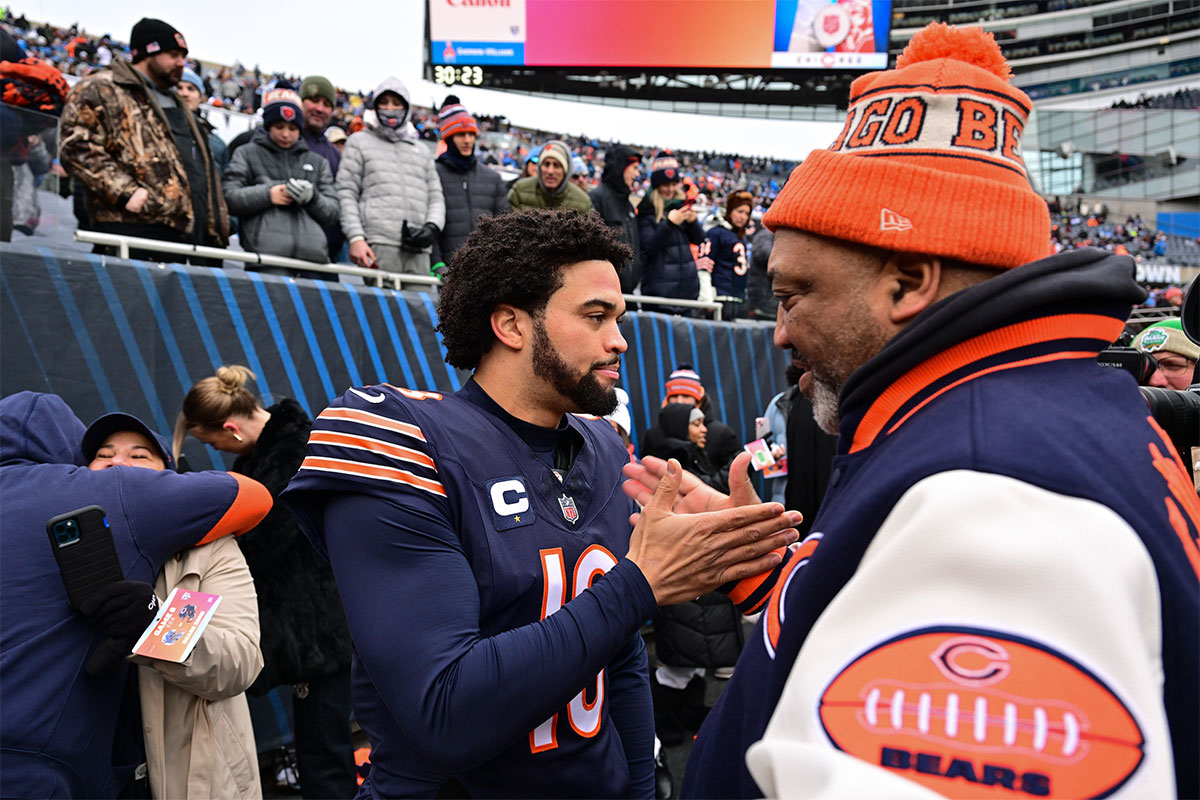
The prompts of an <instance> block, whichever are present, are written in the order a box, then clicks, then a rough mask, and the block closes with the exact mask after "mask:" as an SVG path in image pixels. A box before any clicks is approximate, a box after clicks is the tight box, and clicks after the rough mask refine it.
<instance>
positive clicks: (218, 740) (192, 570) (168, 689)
mask: <svg viewBox="0 0 1200 800" xmlns="http://www.w3.org/2000/svg"><path fill="white" fill-rule="evenodd" d="M82 449H83V460H84V461H85V462H87V465H88V469H91V470H103V469H109V468H113V467H140V468H143V469H151V470H155V471H161V470H165V469H173V468H174V466H175V463H174V459H172V458H171V451H170V448H168V447H167V443H166V442H165V441H164V440H163V439H161V438H160V437H159V436H158V435H157V434H155V433H154V432H153V431H151V430H150V429H149V428H148V427H147V426H146V424H145V423H144V422H142V421H141V420H140V419H138V418H137V417H133V416H130V415H129V414H121V413H115V414H105V415H104V416H103V417H100V418H99V419H98V420H96V421H95V422H93V423H92V424H91V425H90V426H88V429H87V431H86V432H85V433H84V434H83V440H82ZM176 588H179V589H183V590H184V591H191V592H204V593H206V594H216V595H220V596H221V605H220V613H219V614H214V615H213V616H212V618H211V619H210V621H209V623H208V625H207V627H205V629H204V635H203V636H202V637H201V638H200V640H199V641H198V642H197V644H196V646H195V648H193V650H192V652H191V655H189V656H188V658H187V661H185V662H183V663H181V664H176V663H173V662H170V661H163V660H161V659H157V658H146V657H145V656H134V657H133V658H132V661H133V662H134V663H136V664H138V665H140V667H141V668H140V669H139V670H138V695H139V697H140V699H141V709H142V723H143V730H144V731H145V744H146V766H147V769H148V771H149V778H150V791H151V793H152V796H153V797H156V798H176V797H179V798H186V797H211V798H229V800H233V798H246V799H247V800H249V799H250V798H257V797H262V786H261V785H260V783H259V777H258V753H257V751H256V750H255V747H254V728H253V727H252V726H251V724H250V707H249V705H248V704H247V703H246V695H245V691H246V688H247V687H249V686H250V684H251V683H253V682H254V679H255V677H257V676H258V673H259V671H260V670H261V669H262V665H263V657H262V651H261V650H259V647H258V641H259V628H258V599H257V595H256V594H255V591H254V579H253V578H252V577H251V576H250V569H249V567H247V566H246V559H245V558H244V557H243V556H242V551H241V550H240V549H239V548H238V545H237V542H236V541H234V539H233V538H232V537H230V536H225V537H222V538H220V539H217V540H216V541H215V542H210V543H209V544H205V545H200V546H198V547H186V548H184V549H183V550H180V551H179V552H178V553H176V554H175V557H174V558H172V559H169V560H168V561H167V562H166V564H165V565H164V566H163V568H162V569H160V570H159V571H158V575H157V577H156V578H155V581H154V588H153V591H154V594H155V596H156V597H157V598H158V602H159V603H160V604H161V603H162V602H164V601H165V600H166V599H167V597H168V596H169V595H170V594H171V592H172V591H174V590H175V589H176Z"/></svg>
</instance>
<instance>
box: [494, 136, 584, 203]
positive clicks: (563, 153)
mask: <svg viewBox="0 0 1200 800" xmlns="http://www.w3.org/2000/svg"><path fill="white" fill-rule="evenodd" d="M570 168H571V150H570V148H569V147H567V145H566V144H564V143H563V142H560V141H559V140H557V139H551V140H550V141H548V142H546V143H545V144H544V145H542V149H541V152H540V153H538V164H537V176H536V177H533V178H522V179H521V180H519V181H517V182H516V183H515V184H513V187H512V189H510V190H509V192H508V207H509V208H510V209H512V210H513V211H520V210H521V209H523V208H571V209H574V210H576V211H578V212H580V213H581V214H586V213H588V212H589V211H591V210H592V201H591V200H589V199H588V196H587V192H585V191H583V190H582V189H580V188H579V187H578V186H575V185H574V184H572V183H571V182H570V181H569V180H567V172H568V170H570Z"/></svg>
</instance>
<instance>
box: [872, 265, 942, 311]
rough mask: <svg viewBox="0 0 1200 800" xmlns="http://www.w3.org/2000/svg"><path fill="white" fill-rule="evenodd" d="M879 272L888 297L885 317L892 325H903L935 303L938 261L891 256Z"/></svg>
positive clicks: (939, 268)
mask: <svg viewBox="0 0 1200 800" xmlns="http://www.w3.org/2000/svg"><path fill="white" fill-rule="evenodd" d="M883 271H884V276H883V277H884V280H885V284H886V285H887V286H888V289H889V291H890V294H891V296H890V304H889V306H888V309H887V315H888V320H889V321H890V322H891V323H892V324H893V325H901V326H902V325H907V324H908V323H909V322H910V321H912V318H913V317H915V316H917V314H920V313H921V312H922V311H924V310H925V309H927V308H929V306H931V305H933V304H934V302H936V301H937V299H938V290H939V289H940V288H941V285H942V262H941V259H939V258H937V257H936V256H927V255H922V254H920V253H892V255H891V257H890V258H888V260H887V263H885V264H884V267H883Z"/></svg>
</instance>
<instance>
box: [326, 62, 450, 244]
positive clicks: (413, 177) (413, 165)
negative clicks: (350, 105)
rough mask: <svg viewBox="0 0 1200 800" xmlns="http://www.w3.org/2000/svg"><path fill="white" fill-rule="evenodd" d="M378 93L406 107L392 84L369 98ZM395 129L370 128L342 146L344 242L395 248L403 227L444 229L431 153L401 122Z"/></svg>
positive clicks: (439, 184) (400, 86)
mask: <svg viewBox="0 0 1200 800" xmlns="http://www.w3.org/2000/svg"><path fill="white" fill-rule="evenodd" d="M384 92H395V93H396V94H399V95H400V96H401V97H403V98H404V101H405V102H406V103H408V105H409V108H411V107H412V102H411V101H410V99H409V96H408V89H407V88H406V87H405V86H404V84H403V83H401V82H400V81H398V80H396V79H395V78H389V79H387V80H385V81H384V82H383V83H381V84H380V85H379V86H378V87H376V89H375V97H379V96H380V95H382V94H383V93H384ZM401 128H402V132H397V131H391V130H384V129H382V128H381V127H380V126H378V125H372V126H368V127H367V129H366V130H362V131H359V132H358V133H356V134H354V135H352V136H351V137H350V138H349V139H347V140H346V148H345V150H344V151H343V152H342V163H341V166H339V167H338V176H337V195H338V202H339V203H340V207H341V214H342V232H343V233H345V234H346V240H347V241H351V242H352V241H354V238H355V237H364V238H366V240H367V243H368V244H371V245H376V244H388V245H394V246H398V245H399V244H400V231H401V228H402V227H403V223H405V222H407V223H408V227H409V228H410V229H417V228H420V227H421V226H422V225H424V224H425V223H426V222H432V223H433V224H434V225H437V227H438V230H441V229H442V228H444V227H445V226H446V202H445V200H444V199H443V197H442V181H441V179H440V178H438V174H437V169H436V168H435V167H434V164H433V153H432V151H431V150H430V149H429V148H428V147H427V146H426V145H425V143H423V142H422V141H420V140H419V139H418V138H417V136H416V133H415V131H413V130H412V128H411V126H410V125H409V124H408V122H407V121H405V122H404V123H403V125H402V126H401Z"/></svg>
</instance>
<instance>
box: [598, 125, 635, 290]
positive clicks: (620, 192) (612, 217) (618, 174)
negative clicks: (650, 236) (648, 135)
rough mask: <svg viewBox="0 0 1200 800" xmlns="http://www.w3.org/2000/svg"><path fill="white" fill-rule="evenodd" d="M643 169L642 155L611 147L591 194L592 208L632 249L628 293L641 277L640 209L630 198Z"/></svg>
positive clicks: (624, 276) (624, 284)
mask: <svg viewBox="0 0 1200 800" xmlns="http://www.w3.org/2000/svg"><path fill="white" fill-rule="evenodd" d="M641 169H642V156H641V154H640V153H638V152H637V151H636V150H634V149H633V148H630V147H626V146H625V145H623V144H619V145H616V146H615V147H611V148H609V151H608V153H607V154H605V156H604V171H603V172H601V173H600V184H599V185H598V186H597V187H596V188H595V189H592V191H591V192H590V193H589V194H588V197H589V198H591V201H592V208H594V209H595V210H596V212H597V213H599V214H600V217H601V218H602V219H603V220H604V221H605V222H606V223H608V224H609V225H611V226H613V227H614V228H618V229H619V230H620V233H619V236H620V239H621V241H622V242H624V243H625V244H627V245H629V246H630V247H631V248H632V249H633V258H632V259H631V260H630V262H629V263H628V264H626V265H625V269H623V270H621V291H622V292H624V293H625V294H629V293H630V292H632V291H633V290H634V289H636V288H637V286H638V284H639V283H640V282H641V280H642V242H641V237H640V236H638V224H637V210H636V209H635V208H634V206H633V203H632V202H631V198H632V196H633V183H634V181H636V180H637V179H638V174H639V173H640V172H641Z"/></svg>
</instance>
